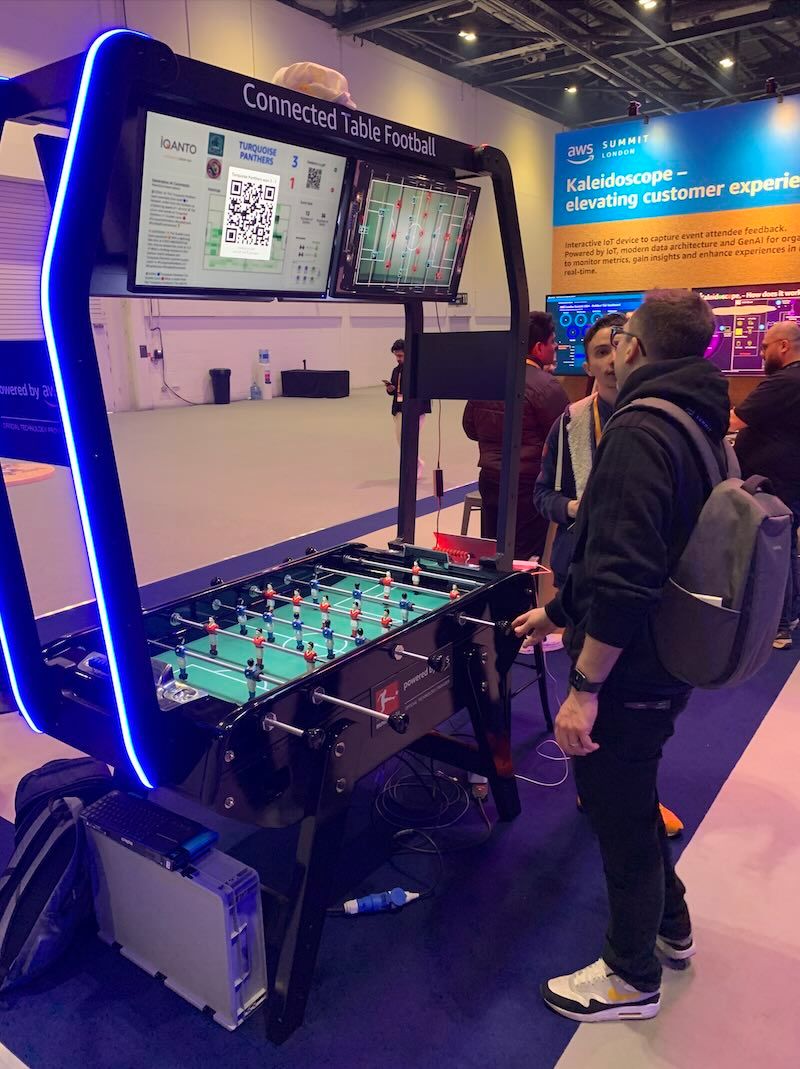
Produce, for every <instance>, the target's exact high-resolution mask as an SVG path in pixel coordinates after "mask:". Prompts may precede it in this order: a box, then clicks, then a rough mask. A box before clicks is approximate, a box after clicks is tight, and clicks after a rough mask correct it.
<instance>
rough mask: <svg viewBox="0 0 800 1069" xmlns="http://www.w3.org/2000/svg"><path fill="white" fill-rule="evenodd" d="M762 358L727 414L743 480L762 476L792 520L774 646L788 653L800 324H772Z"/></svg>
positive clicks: (799, 590)
mask: <svg viewBox="0 0 800 1069" xmlns="http://www.w3.org/2000/svg"><path fill="white" fill-rule="evenodd" d="M761 356H762V358H763V360H764V374H765V375H766V376H767V377H766V378H765V379H764V381H763V382H761V383H759V385H758V386H757V387H756V388H755V390H753V392H752V393H751V394H750V396H749V397H747V398H746V399H745V400H744V401H743V402H742V404H740V405H737V406H736V408H735V409H733V410H732V411H731V428H730V429H731V430H732V431H738V432H739V433H738V434H737V436H736V446H735V449H736V455H737V456H738V458H739V463H740V465H741V468H742V476H743V477H744V478H747V477H748V476H750V475H766V477H767V478H768V479H769V481H770V482H771V483H772V486H773V488H774V490H775V493H776V494H777V495H778V497H779V498H780V499H781V500H782V501H783V503H784V504H785V505H786V506H787V508H789V509H790V510H791V513H792V516H793V521H792V541H791V554H792V558H791V567H790V568H789V580H788V582H787V584H786V597H785V598H784V602H783V611H782V612H781V619H780V623H779V624H778V633H777V635H776V636H775V641H774V642H773V643H772V645H773V646H774V647H775V649H776V650H790V649H791V648H792V645H793V639H792V632H793V631H794V630H795V629H796V627H797V623H798V616H800V560H798V556H797V530H798V527H799V526H800V324H798V323H797V322H794V321H793V320H790V319H787V320H785V321H784V322H782V323H775V324H774V325H773V326H771V327H770V328H769V330H768V331H767V332H766V334H765V335H764V340H763V341H762V343H761Z"/></svg>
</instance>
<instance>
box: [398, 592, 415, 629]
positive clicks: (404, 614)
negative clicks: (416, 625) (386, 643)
mask: <svg viewBox="0 0 800 1069" xmlns="http://www.w3.org/2000/svg"><path fill="white" fill-rule="evenodd" d="M413 608H414V603H413V601H411V599H410V598H409V596H408V594H406V592H405V591H403V593H402V594H401V595H400V619H401V620H402V621H403V623H404V624H407V623H408V614H409V613H410V612H411V611H412V610H413Z"/></svg>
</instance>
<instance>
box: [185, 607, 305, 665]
mask: <svg viewBox="0 0 800 1069" xmlns="http://www.w3.org/2000/svg"><path fill="white" fill-rule="evenodd" d="M169 622H170V624H171V625H172V626H173V627H177V626H178V624H179V623H180V624H186V626H187V627H194V628H195V629H197V630H199V631H204V632H205V634H206V635H208V638H209V640H210V639H211V637H212V636H211V633H210V632H209V631H207V630H206V625H205V624H198V623H196V622H195V621H194V620H187V619H186V617H185V616H181V615H180V614H179V613H177V612H174V613H173V614H172V616H170V618H169ZM281 622H284V621H281ZM303 630H306V626H305V624H303ZM308 630H309V631H310V630H311V628H310V627H309V628H308ZM215 634H216V636H217V638H220V637H221V636H223V635H224V636H225V638H235V639H236V641H237V642H247V643H248V644H249V645H250V646H252V645H253V640H252V639H251V638H250V637H249V635H237V634H236V633H235V632H234V631H225V630H224V629H223V628H220V629H219V631H217V632H215ZM286 637H287V638H288V637H289V636H288V635H287V636H286ZM269 645H271V646H274V645H275V644H274V643H269ZM279 648H280V651H281V653H290V654H291V655H292V656H293V657H302V656H303V653H302V651H301V650H290V649H287V648H286V646H280V647H279ZM216 661H217V658H215V662H216Z"/></svg>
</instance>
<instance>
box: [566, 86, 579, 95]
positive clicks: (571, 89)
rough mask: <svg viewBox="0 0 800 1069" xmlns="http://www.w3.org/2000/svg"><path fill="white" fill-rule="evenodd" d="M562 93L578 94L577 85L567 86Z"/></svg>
mask: <svg viewBox="0 0 800 1069" xmlns="http://www.w3.org/2000/svg"><path fill="white" fill-rule="evenodd" d="M564 92H565V93H577V92H578V87H577V85H568V86H567V88H566V89H565V90H564Z"/></svg>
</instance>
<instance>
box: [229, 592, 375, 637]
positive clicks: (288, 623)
mask: <svg viewBox="0 0 800 1069" xmlns="http://www.w3.org/2000/svg"><path fill="white" fill-rule="evenodd" d="M211 608H212V609H214V611H215V612H217V611H218V610H219V609H233V611H234V612H235V608H233V606H231V605H225V604H224V603H223V602H221V601H219V600H217V601H215V602H213V603H212V605H211ZM333 611H335V610H333V609H331V612H333ZM342 611H344V610H342ZM247 614H248V616H256V617H258V619H259V620H261V619H262V615H261V613H260V612H252V611H250V610H248V613H247ZM344 615H345V616H349V615H350V614H349V613H347V612H345V613H344ZM366 619H370V617H366ZM376 619H377V617H376ZM274 622H275V623H276V624H282V625H283V626H284V627H291V620H282V619H281V618H280V617H277V618H276V619H275V621H274ZM378 622H380V621H378ZM303 630H304V631H313V632H314V634H315V635H321V634H322V633H323V632H322V628H321V627H312V626H311V624H307V623H303ZM225 634H226V635H227V634H229V632H228V631H226V632H225ZM237 637H238V636H237ZM241 637H242V638H244V636H241ZM286 637H287V638H288V637H289V636H288V635H287V636H286ZM336 637H337V638H340V639H342V640H343V641H345V642H352V643H355V641H356V640H355V639H354V638H351V637H350V636H349V635H344V634H339V633H338V632H336ZM250 641H252V640H250Z"/></svg>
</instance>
